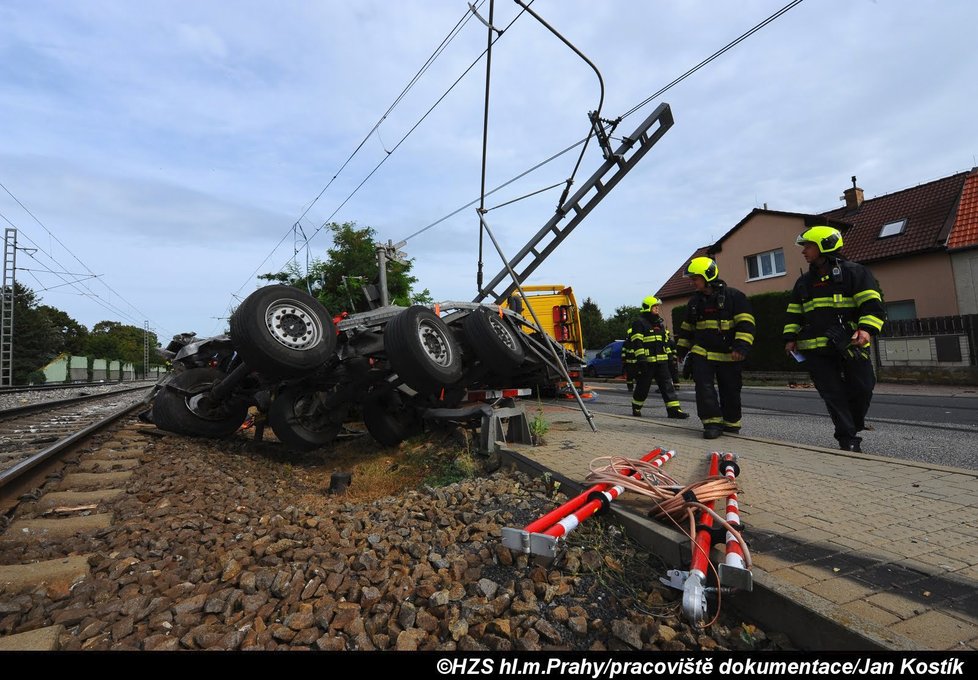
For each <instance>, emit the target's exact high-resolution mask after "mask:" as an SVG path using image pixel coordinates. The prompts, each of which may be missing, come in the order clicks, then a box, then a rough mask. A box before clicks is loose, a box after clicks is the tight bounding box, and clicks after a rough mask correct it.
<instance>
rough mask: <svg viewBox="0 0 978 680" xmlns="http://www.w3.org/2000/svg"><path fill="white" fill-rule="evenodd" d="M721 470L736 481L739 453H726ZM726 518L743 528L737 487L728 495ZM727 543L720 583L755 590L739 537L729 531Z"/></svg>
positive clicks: (735, 525) (728, 522)
mask: <svg viewBox="0 0 978 680" xmlns="http://www.w3.org/2000/svg"><path fill="white" fill-rule="evenodd" d="M720 470H721V471H722V473H723V475H724V477H726V478H727V479H729V480H730V481H732V482H736V480H737V475H739V474H740V466H739V465H737V454H734V453H724V454H723V456H722V460H721V462H720ZM725 519H726V520H727V524H729V525H730V526H732V527H733V528H734V529H736V530H737V531H741V530H742V528H741V527H742V525H741V523H740V505H739V504H738V503H737V491H736V489H735V490H734V491H733V492H731V494H730V495H729V496H727V512H726V517H725ZM726 545H727V552H726V555H725V556H724V558H723V564H721V565H720V568H719V570H718V571H719V574H720V585H721V586H729V587H731V588H739V589H741V590H746V591H750V590H753V578H752V577H751V573H750V569H749V568H748V567H747V561H746V560H745V559H744V549H743V548H742V547H741V545H740V541H738V540H737V537H736V536H734V535H733V534H732V533H730V531H727V536H726Z"/></svg>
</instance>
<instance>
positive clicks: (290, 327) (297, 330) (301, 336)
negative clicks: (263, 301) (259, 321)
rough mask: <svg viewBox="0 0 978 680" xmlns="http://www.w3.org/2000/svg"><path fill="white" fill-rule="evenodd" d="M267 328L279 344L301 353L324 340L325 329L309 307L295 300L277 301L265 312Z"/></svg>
mask: <svg viewBox="0 0 978 680" xmlns="http://www.w3.org/2000/svg"><path fill="white" fill-rule="evenodd" d="M265 327H266V328H267V329H268V334H269V335H271V336H272V338H274V339H275V341H276V342H277V343H279V344H280V345H283V346H284V347H288V348H289V349H295V350H299V351H305V350H308V349H312V348H313V347H315V346H316V345H318V344H319V343H320V341H322V339H323V327H322V324H321V323H320V321H319V318H318V317H317V316H316V315H315V314H314V313H313V311H312V310H311V309H309V307H306V306H305V305H303V304H300V303H298V302H296V301H295V300H276V301H275V302H273V303H272V304H270V305H268V307H267V308H266V310H265Z"/></svg>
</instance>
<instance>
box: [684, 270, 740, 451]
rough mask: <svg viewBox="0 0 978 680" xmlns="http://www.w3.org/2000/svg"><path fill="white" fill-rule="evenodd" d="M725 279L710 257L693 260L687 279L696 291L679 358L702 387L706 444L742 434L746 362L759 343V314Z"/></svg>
mask: <svg viewBox="0 0 978 680" xmlns="http://www.w3.org/2000/svg"><path fill="white" fill-rule="evenodd" d="M719 275H720V270H719V268H718V267H717V263H716V262H714V261H713V260H711V259H710V258H708V257H696V258H693V259H692V260H691V261H690V263H689V265H688V266H687V267H686V276H688V277H690V278H691V279H692V280H693V285H694V286H696V292H695V293H694V294H693V297H692V298H690V300H689V303H687V305H686V320H685V321H683V323H682V325H681V326H680V328H679V332H678V333H677V334H676V336H677V338H678V342H677V343H676V344H677V347H678V351H679V358H680V359H682V358H683V357H686V361H687V362H692V363H689V364H688V365H687V367H686V369H687V370H689V371H690V373H691V374H692V377H693V382H694V383H695V385H696V412H697V415H698V416H699V417H700V420H701V421H703V437H704V438H705V439H716V438H717V437H719V436H720V435H721V434H723V433H724V432H733V433H737V432H740V426H741V423H740V417H741V409H740V389H741V387H742V385H743V378H742V373H743V366H744V359H746V358H747V353H748V352H749V351H750V348H751V345H753V344H754V315H753V314H752V313H751V306H750V302H748V301H747V296H746V295H744V294H743V293H742V292H740V291H739V290H737V289H736V288H731V287H730V286H728V285H727V284H726V283H725V282H724V281H723V279H721V278H719ZM714 382H716V385H715V386H714ZM718 390H719V395H718V394H717V391H718Z"/></svg>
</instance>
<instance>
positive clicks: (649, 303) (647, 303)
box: [642, 295, 662, 312]
mask: <svg viewBox="0 0 978 680" xmlns="http://www.w3.org/2000/svg"><path fill="white" fill-rule="evenodd" d="M661 304H662V301H661V300H659V298H657V297H656V296H654V295H649V296H648V297H647V298H645V299H644V300H642V311H643V312H651V311H652V308H653V307H655V306H656V305H661Z"/></svg>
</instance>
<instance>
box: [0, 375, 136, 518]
mask: <svg viewBox="0 0 978 680" xmlns="http://www.w3.org/2000/svg"><path fill="white" fill-rule="evenodd" d="M146 393H147V388H146V387H145V386H142V387H134V388H128V389H125V390H118V391H114V392H108V393H105V394H96V395H83V396H79V397H75V398H72V399H62V400H58V401H54V402H46V403H34V404H28V405H26V406H21V407H16V408H12V409H6V410H3V411H0V498H2V499H3V502H2V506H3V507H7V505H8V503H9V500H8V494H7V493H6V491H5V490H6V489H7V488H8V486H9V485H10V484H11V483H12V482H14V480H16V479H18V478H20V477H22V476H23V475H25V474H27V473H28V472H29V471H31V470H33V469H34V468H36V467H37V466H39V465H41V464H43V463H44V462H46V461H48V460H50V459H51V458H52V457H54V456H56V455H57V454H58V453H59V452H61V451H64V450H65V449H67V448H68V447H70V446H72V445H73V444H74V443H75V442H77V441H79V440H81V439H83V438H84V437H86V436H88V435H89V434H91V433H93V432H96V431H98V430H99V429H101V428H103V427H105V426H107V425H109V424H110V423H112V422H114V421H115V420H117V419H118V418H120V417H122V416H123V415H125V414H126V413H128V412H129V411H131V410H133V409H135V408H136V407H137V406H138V405H139V404H140V403H141V402H142V401H143V399H144V397H145V395H146Z"/></svg>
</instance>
